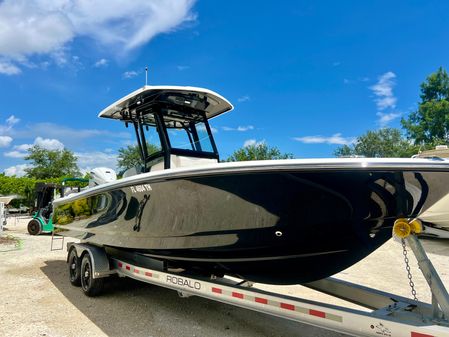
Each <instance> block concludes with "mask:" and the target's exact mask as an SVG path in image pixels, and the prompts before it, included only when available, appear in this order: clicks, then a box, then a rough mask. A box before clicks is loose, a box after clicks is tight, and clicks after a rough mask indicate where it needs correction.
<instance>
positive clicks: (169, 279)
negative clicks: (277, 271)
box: [111, 258, 449, 337]
mask: <svg viewBox="0 0 449 337" xmlns="http://www.w3.org/2000/svg"><path fill="white" fill-rule="evenodd" d="M111 260H112V261H113V268H116V269H117V271H118V272H119V273H120V274H122V275H124V276H129V277H132V278H135V279H137V280H140V281H143V282H148V283H152V284H156V285H160V286H163V287H166V288H170V289H173V290H177V291H179V292H180V293H182V294H184V295H186V294H190V295H197V296H202V297H206V298H209V299H213V300H216V301H219V302H223V303H228V304H231V305H237V306H241V307H244V308H247V309H251V310H256V311H260V312H264V313H266V314H271V315H275V316H280V317H283V318H287V319H292V320H295V321H298V322H303V323H306V324H307V323H308V324H313V325H317V326H320V327H323V328H327V329H331V330H334V331H339V332H343V333H350V334H355V335H358V336H373V337H378V336H386V337H396V336H400V337H443V336H445V337H449V329H448V328H447V327H444V326H438V325H437V324H433V323H431V322H430V321H426V322H425V324H418V325H416V321H413V319H412V320H411V321H410V322H411V323H407V321H406V320H401V321H398V320H396V319H394V316H393V317H392V318H393V320H391V319H389V317H388V315H386V316H385V315H382V316H378V315H375V314H372V313H369V312H362V311H357V310H353V309H349V308H344V307H336V306H332V305H329V304H327V303H318V302H314V303H311V301H308V300H303V299H300V298H292V297H289V296H285V295H281V294H275V293H269V292H265V291H262V290H259V289H256V288H245V287H242V286H238V285H236V284H234V283H232V281H231V280H229V279H220V280H210V279H207V278H201V277H192V276H191V275H189V276H186V275H183V274H172V273H166V272H162V271H157V270H153V269H146V268H143V267H140V266H134V265H132V264H130V263H127V262H123V261H120V260H117V259H115V258H112V259H111ZM309 302H310V303H309ZM373 313H374V312H373ZM404 314H405V315H406V313H404V312H402V313H401V315H404ZM421 323H423V322H421Z"/></svg>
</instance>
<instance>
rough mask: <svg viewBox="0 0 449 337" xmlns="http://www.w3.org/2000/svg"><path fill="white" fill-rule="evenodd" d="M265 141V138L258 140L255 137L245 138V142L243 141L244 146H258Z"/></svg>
mask: <svg viewBox="0 0 449 337" xmlns="http://www.w3.org/2000/svg"><path fill="white" fill-rule="evenodd" d="M263 143H265V140H260V141H257V140H255V139H247V140H245V142H244V143H243V147H248V146H258V145H260V144H263Z"/></svg>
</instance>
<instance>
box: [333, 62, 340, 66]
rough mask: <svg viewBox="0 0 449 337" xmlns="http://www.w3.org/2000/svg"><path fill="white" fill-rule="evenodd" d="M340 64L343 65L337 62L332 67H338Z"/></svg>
mask: <svg viewBox="0 0 449 337" xmlns="http://www.w3.org/2000/svg"><path fill="white" fill-rule="evenodd" d="M340 64H341V62H339V61H335V62H333V63H332V66H333V67H338V66H339V65H340Z"/></svg>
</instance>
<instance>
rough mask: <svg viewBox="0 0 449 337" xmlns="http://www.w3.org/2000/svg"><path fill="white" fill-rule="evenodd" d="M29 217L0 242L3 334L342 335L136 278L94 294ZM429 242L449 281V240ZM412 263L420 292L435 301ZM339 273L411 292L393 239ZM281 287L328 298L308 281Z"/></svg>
mask: <svg viewBox="0 0 449 337" xmlns="http://www.w3.org/2000/svg"><path fill="white" fill-rule="evenodd" d="M27 221H28V220H27V219H18V220H17V221H16V220H14V219H9V222H8V225H7V231H6V232H5V233H4V234H8V235H12V236H14V237H17V238H19V239H21V240H22V247H19V248H20V249H17V248H16V247H14V246H13V245H0V284H1V287H0V298H1V300H0V336H53V337H57V336H152V337H159V336H167V337H168V336H311V337H318V336H323V337H326V336H329V337H330V336H333V337H336V336H343V335H341V334H337V333H333V332H329V331H326V330H322V329H318V328H314V327H311V326H307V325H302V324H299V323H295V322H291V321H287V320H283V319H279V318H275V317H271V316H267V315H264V314H259V313H256V312H252V311H249V310H245V309H240V308H236V307H232V306H229V305H226V304H221V303H217V302H214V301H210V300H206V299H202V298H198V297H190V298H188V299H182V298H179V297H178V295H177V293H176V292H175V291H172V290H168V289H164V288H161V287H156V286H151V285H147V284H144V283H141V282H136V281H133V280H130V279H119V278H111V279H110V280H109V282H108V283H107V287H106V291H105V293H104V294H103V295H102V296H100V297H97V298H88V297H86V296H84V295H83V294H82V293H81V290H80V289H79V288H76V287H73V286H71V285H70V283H69V281H68V273H67V266H66V263H65V258H66V251H65V249H64V250H60V251H50V241H51V237H50V236H49V235H40V236H30V235H28V233H27V232H26V223H27ZM57 244H60V242H59V243H57ZM427 245H428V248H429V249H428V250H429V251H430V252H431V254H430V256H431V259H432V261H434V262H435V264H436V266H437V269H438V270H439V271H440V272H441V275H442V276H443V279H444V282H445V284H448V285H449V275H448V273H447V272H446V271H447V270H449V261H448V260H449V259H448V255H449V244H441V243H438V244H435V243H434V242H430V243H428V244H427ZM412 262H413V264H412V270H414V271H415V272H414V279H415V283H416V285H417V290H418V296H419V298H420V300H424V301H429V298H430V293H429V291H428V290H427V287H426V285H425V281H424V280H423V278H422V277H421V275H420V274H419V272H418V269H417V266H416V263H415V261H414V260H413V259H412ZM443 271H444V273H443ZM338 277H340V278H343V279H346V280H349V281H352V282H360V283H362V284H365V285H368V286H374V287H377V288H380V289H382V290H386V291H393V292H395V293H397V294H399V295H403V296H408V295H409V293H410V289H409V288H408V283H407V278H406V274H405V270H404V267H403V260H402V252H401V248H400V246H399V245H398V244H397V243H394V242H389V243H387V244H386V245H385V246H384V247H382V248H381V249H379V250H378V251H377V252H375V253H374V254H372V255H371V256H370V257H368V258H367V259H365V260H364V261H362V262H361V263H359V264H357V265H355V266H353V267H351V268H350V269H348V270H346V271H344V272H342V273H340V274H339V275H338ZM266 288H270V287H266ZM278 289H279V288H278ZM280 291H282V292H284V293H288V294H293V295H297V296H302V297H310V296H315V299H318V300H323V299H327V297H326V296H325V295H319V296H318V297H317V296H316V294H314V292H313V291H311V290H308V289H305V288H303V287H301V286H289V287H282V288H281V290H280ZM333 303H336V304H339V303H342V302H340V301H333Z"/></svg>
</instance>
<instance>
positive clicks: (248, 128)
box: [222, 125, 254, 132]
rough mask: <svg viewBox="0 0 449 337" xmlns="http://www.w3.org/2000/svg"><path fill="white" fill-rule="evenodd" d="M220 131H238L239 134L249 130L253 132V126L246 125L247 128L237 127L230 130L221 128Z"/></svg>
mask: <svg viewBox="0 0 449 337" xmlns="http://www.w3.org/2000/svg"><path fill="white" fill-rule="evenodd" d="M222 129H223V130H224V131H240V132H245V131H249V130H254V126H253V125H248V126H238V127H236V128H231V127H229V126H223V127H222Z"/></svg>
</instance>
